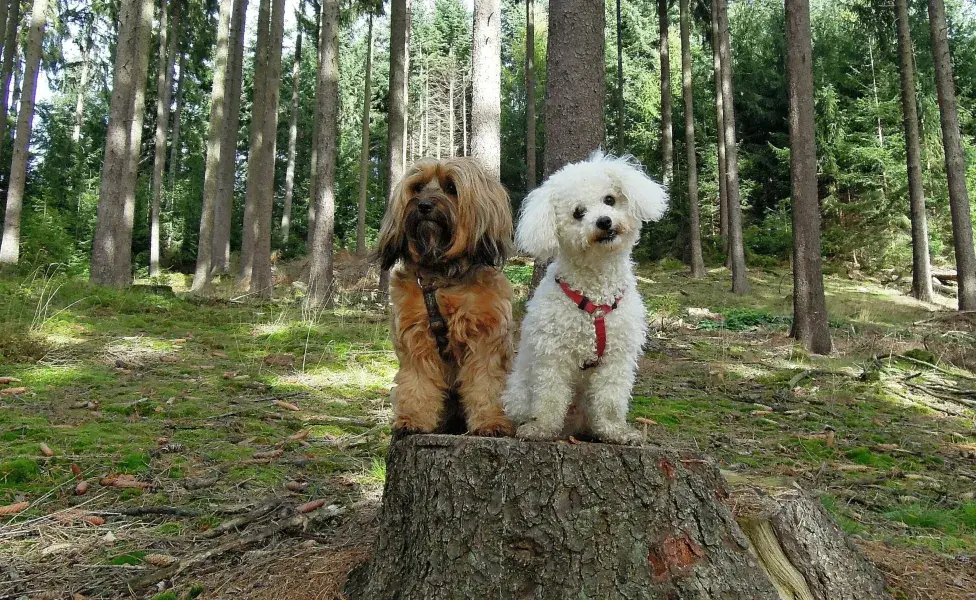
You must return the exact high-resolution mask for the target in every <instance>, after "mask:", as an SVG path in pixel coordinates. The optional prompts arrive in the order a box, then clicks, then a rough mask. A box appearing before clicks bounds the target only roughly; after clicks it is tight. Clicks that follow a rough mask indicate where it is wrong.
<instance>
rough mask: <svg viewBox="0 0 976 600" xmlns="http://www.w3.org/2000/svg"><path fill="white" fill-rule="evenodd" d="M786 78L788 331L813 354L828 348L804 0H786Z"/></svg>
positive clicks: (810, 51)
mask: <svg viewBox="0 0 976 600" xmlns="http://www.w3.org/2000/svg"><path fill="white" fill-rule="evenodd" d="M786 78H787V84H788V88H789V89H788V92H789V103H790V171H791V173H792V184H793V198H792V205H793V207H792V208H793V209H792V213H793V331H792V335H793V337H794V338H796V340H797V341H798V342H800V343H801V344H803V346H804V347H805V348H806V349H807V350H809V351H811V352H814V353H816V354H829V353H830V350H831V347H832V346H831V342H830V326H829V324H828V320H827V301H826V299H825V298H824V288H823V264H822V261H821V256H820V201H819V197H818V194H817V141H816V124H815V122H814V114H813V111H814V103H813V43H812V34H811V30H810V2H809V0H786Z"/></svg>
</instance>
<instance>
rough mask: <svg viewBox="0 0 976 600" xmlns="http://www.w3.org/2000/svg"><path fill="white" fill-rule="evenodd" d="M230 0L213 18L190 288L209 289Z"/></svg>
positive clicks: (202, 290)
mask: <svg viewBox="0 0 976 600" xmlns="http://www.w3.org/2000/svg"><path fill="white" fill-rule="evenodd" d="M233 9H234V2H233V0H220V13H219V15H218V20H217V49H216V53H215V56H214V78H213V87H212V88H211V92H210V129H209V131H208V134H207V162H206V167H205V170H204V176H203V206H202V208H201V209H200V237H199V240H198V242H197V268H196V272H195V273H194V275H193V285H192V286H190V291H191V292H194V293H197V294H199V293H206V292H209V291H210V280H211V273H212V270H213V231H214V205H215V204H216V202H217V177H218V170H219V168H220V161H221V154H220V153H221V150H223V148H221V143H220V142H221V139H222V138H223V135H224V111H225V109H226V108H227V103H226V102H225V93H226V85H227V39H228V36H229V33H230V16H231V11H232V10H233Z"/></svg>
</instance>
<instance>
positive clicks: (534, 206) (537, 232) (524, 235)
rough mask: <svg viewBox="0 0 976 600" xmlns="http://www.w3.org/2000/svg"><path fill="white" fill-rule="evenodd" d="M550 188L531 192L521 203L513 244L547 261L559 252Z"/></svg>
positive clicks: (540, 188) (548, 186) (549, 186)
mask: <svg viewBox="0 0 976 600" xmlns="http://www.w3.org/2000/svg"><path fill="white" fill-rule="evenodd" d="M551 196H552V186H551V185H542V186H541V187H537V188H536V189H534V190H532V193H530V194H529V195H528V196H526V197H525V200H523V201H522V209H521V210H520V211H519V221H518V226H517V227H516V228H515V243H516V244H517V245H518V247H519V248H520V249H521V250H523V251H525V252H528V253H529V254H531V255H532V256H534V257H535V258H537V259H542V260H548V259H550V258H552V257H553V256H555V255H556V251H557V250H559V240H558V239H557V238H556V209H555V207H554V206H553V204H552V197H551Z"/></svg>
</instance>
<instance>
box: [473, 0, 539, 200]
mask: <svg viewBox="0 0 976 600" xmlns="http://www.w3.org/2000/svg"><path fill="white" fill-rule="evenodd" d="M462 81H463V79H462ZM461 87H462V89H461V119H462V120H463V121H465V127H467V115H466V114H465V113H466V111H465V97H466V96H467V88H466V86H464V85H462V86H461ZM535 131H536V123H535V0H525V189H526V190H528V191H531V190H533V189H535V186H536V164H535V162H536V152H537V151H536V142H535ZM467 137H468V136H467V129H465V136H464V141H463V142H462V143H463V146H466V145H467ZM463 146H462V151H461V153H462V154H466V150H465V149H464V147H463Z"/></svg>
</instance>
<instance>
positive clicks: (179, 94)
mask: <svg viewBox="0 0 976 600" xmlns="http://www.w3.org/2000/svg"><path fill="white" fill-rule="evenodd" d="M184 75H186V51H185V50H184V51H181V52H180V74H179V75H178V76H177V77H176V106H175V107H174V108H173V133H172V135H173V139H172V141H171V142H170V144H171V146H172V147H171V148H170V150H169V188H170V189H171V190H172V189H173V186H174V185H176V174H177V173H178V172H179V170H180V157H181V156H182V153H181V152H180V125H181V124H182V119H183V81H184V79H185V78H184ZM168 206H169V210H170V211H172V210H173V196H172V195H170V198H169V202H168ZM169 234H170V236H172V234H173V230H172V228H170V230H169ZM172 241H173V240H172V238H170V239H169V241H168V245H171V244H172Z"/></svg>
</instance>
